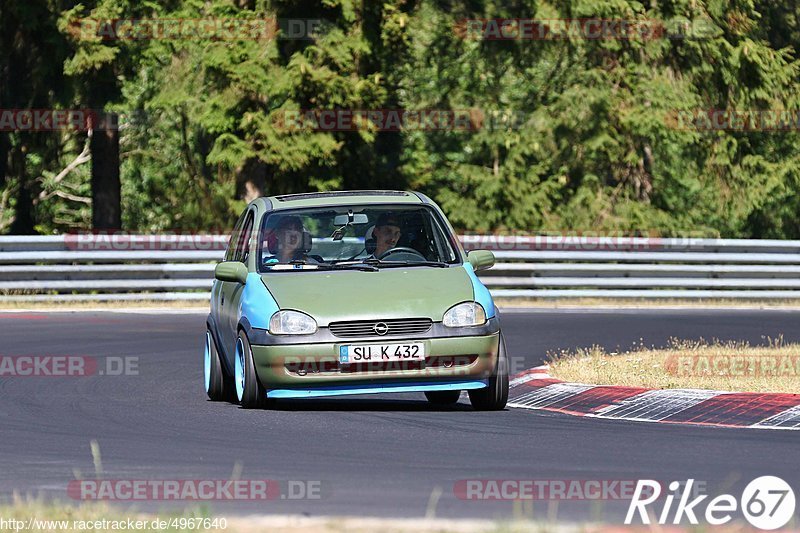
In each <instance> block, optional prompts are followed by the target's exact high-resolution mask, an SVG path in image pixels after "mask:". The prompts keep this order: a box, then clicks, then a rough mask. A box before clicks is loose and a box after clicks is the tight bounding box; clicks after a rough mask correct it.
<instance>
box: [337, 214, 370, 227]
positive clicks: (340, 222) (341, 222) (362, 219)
mask: <svg viewBox="0 0 800 533" xmlns="http://www.w3.org/2000/svg"><path fill="white" fill-rule="evenodd" d="M367 222H369V218H367V215H365V214H364V213H356V214H354V215H353V220H352V221H351V220H350V215H336V216H335V217H333V225H334V226H345V225H347V224H349V225H353V224H355V225H358V224H366V223H367Z"/></svg>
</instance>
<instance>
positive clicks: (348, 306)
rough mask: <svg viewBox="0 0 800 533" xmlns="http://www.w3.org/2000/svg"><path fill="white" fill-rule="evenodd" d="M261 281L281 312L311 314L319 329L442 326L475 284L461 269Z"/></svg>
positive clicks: (280, 275) (272, 276)
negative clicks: (334, 325)
mask: <svg viewBox="0 0 800 533" xmlns="http://www.w3.org/2000/svg"><path fill="white" fill-rule="evenodd" d="M261 279H262V280H263V281H264V285H266V287H267V289H268V290H269V292H270V293H271V294H272V296H273V297H274V298H275V301H276V302H277V303H278V307H280V308H281V309H296V310H298V311H303V312H304V313H308V314H309V315H311V316H313V317H314V318H315V319H316V321H317V323H318V324H319V325H320V326H327V325H328V324H329V323H330V322H338V321H341V320H370V319H387V318H418V317H427V318H430V319H431V320H433V321H441V320H442V315H444V312H445V311H447V309H448V308H450V307H451V306H453V305H455V304H457V303H459V302H463V301H467V300H472V299H473V292H472V281H471V280H470V277H469V275H468V274H467V272H466V270H465V269H464V267H462V266H459V267H450V268H436V267H416V268H399V267H395V268H384V269H381V270H379V271H377V272H363V271H358V270H344V271H308V270H306V271H302V272H272V273H269V274H262V276H261Z"/></svg>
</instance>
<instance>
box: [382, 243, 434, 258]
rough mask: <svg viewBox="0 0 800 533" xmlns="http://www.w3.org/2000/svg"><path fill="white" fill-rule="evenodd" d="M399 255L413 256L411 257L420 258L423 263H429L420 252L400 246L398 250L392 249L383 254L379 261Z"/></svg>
mask: <svg viewBox="0 0 800 533" xmlns="http://www.w3.org/2000/svg"><path fill="white" fill-rule="evenodd" d="M397 253H405V254H411V255H413V256H415V257H418V258H419V259H420V260H422V261H427V259H425V256H424V255H422V254H421V253H419V252H418V251H416V250H415V249H413V248H407V247H405V246H398V247H396V248H391V249H389V250H386V251H385V252H383V253H382V254H381V255H380V257H378V259H385V258H387V257H389V256H390V255H392V254H397Z"/></svg>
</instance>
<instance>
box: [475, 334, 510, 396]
mask: <svg viewBox="0 0 800 533" xmlns="http://www.w3.org/2000/svg"><path fill="white" fill-rule="evenodd" d="M499 342H500V344H499V346H498V349H497V366H496V367H495V371H494V372H493V373H492V375H491V376H490V377H489V386H488V387H486V388H485V389H474V390H471V391H469V401H470V403H471V404H472V407H473V408H474V409H475V410H477V411H500V410H502V409H504V408H505V406H506V402H508V355H506V341H505V339H504V338H503V334H502V333H501V334H500V341H499Z"/></svg>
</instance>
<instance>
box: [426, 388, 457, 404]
mask: <svg viewBox="0 0 800 533" xmlns="http://www.w3.org/2000/svg"><path fill="white" fill-rule="evenodd" d="M459 396H461V391H460V390H437V391H428V392H426V393H425V397H426V398H427V399H428V401H429V402H430V403H431V404H433V405H453V404H454V403H457V402H458V398H459Z"/></svg>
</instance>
